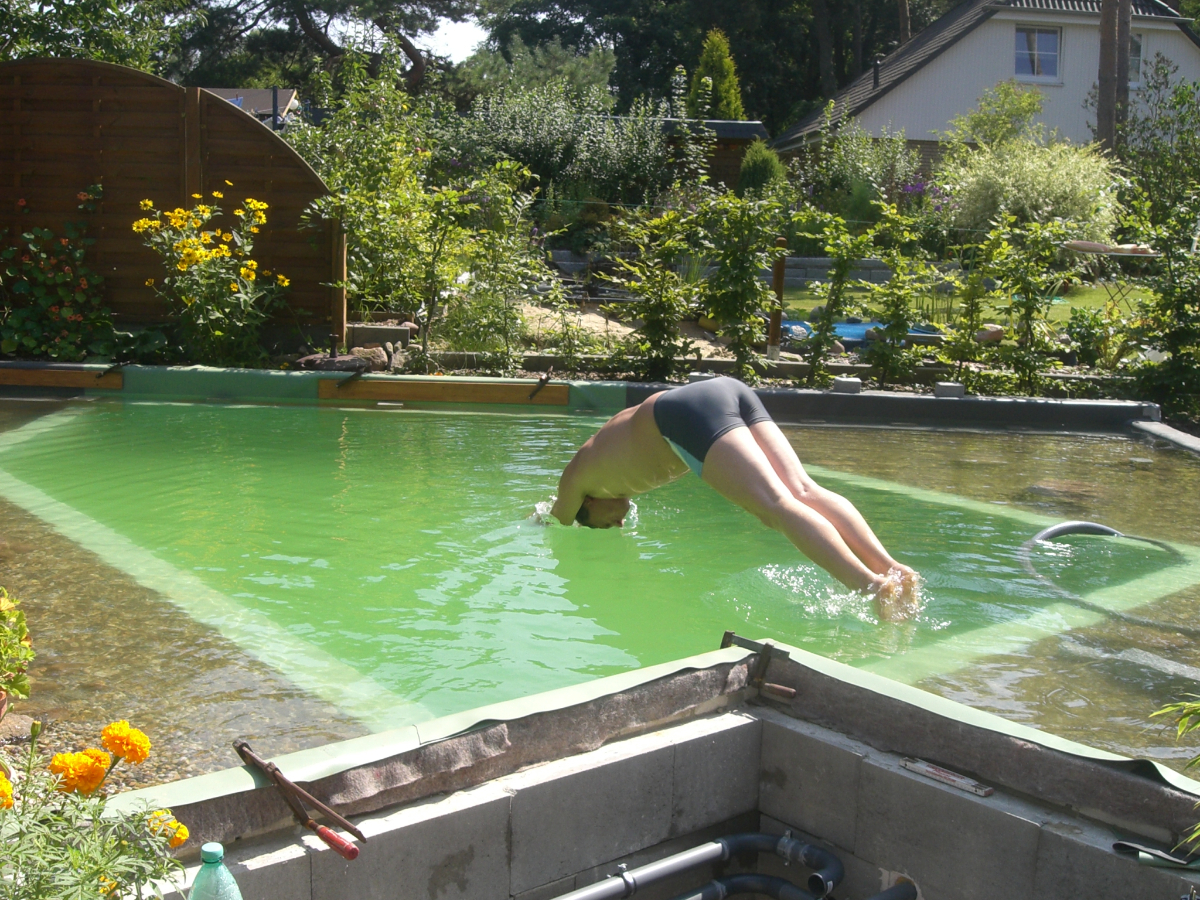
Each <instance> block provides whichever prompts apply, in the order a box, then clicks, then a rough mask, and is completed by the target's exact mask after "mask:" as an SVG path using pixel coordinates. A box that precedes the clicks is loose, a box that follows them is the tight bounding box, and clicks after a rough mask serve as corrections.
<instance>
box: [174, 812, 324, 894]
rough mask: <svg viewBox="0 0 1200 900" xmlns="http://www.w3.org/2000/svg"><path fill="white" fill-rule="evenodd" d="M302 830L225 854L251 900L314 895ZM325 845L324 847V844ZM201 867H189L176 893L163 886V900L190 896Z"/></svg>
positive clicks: (294, 830) (241, 886)
mask: <svg viewBox="0 0 1200 900" xmlns="http://www.w3.org/2000/svg"><path fill="white" fill-rule="evenodd" d="M302 834H308V832H305V831H303V830H302V829H301V828H299V827H297V828H295V829H293V834H292V835H289V836H288V837H287V838H284V839H282V840H279V839H276V840H274V841H272V842H271V843H269V844H248V845H245V846H239V845H235V846H233V847H231V848H229V849H228V850H227V851H226V853H225V865H226V866H228V867H229V871H230V872H231V873H232V874H233V877H234V878H235V879H236V880H237V883H238V888H239V889H240V890H241V892H242V896H243V897H246V898H248V900H251V898H252V900H309V898H311V896H312V864H311V861H310V857H309V851H308V848H307V847H306V846H305V845H304V843H303V842H302V840H301V835H302ZM322 846H323V845H322ZM199 871H200V864H199V863H195V864H194V865H189V866H188V867H187V868H186V869H185V870H184V872H183V877H182V878H181V879H180V880H179V882H178V883H177V884H176V885H175V889H174V890H167V888H166V885H163V888H162V890H163V900H183V897H184V896H185V894H190V893H191V888H192V882H193V881H195V879H196V874H197V873H198V872H199Z"/></svg>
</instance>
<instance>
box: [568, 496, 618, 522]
mask: <svg viewBox="0 0 1200 900" xmlns="http://www.w3.org/2000/svg"><path fill="white" fill-rule="evenodd" d="M628 512H629V501H628V500H627V499H625V498H623V497H618V498H616V499H608V498H601V497H584V498H583V506H581V507H579V512H577V513H575V521H576V522H578V523H579V524H580V525H586V526H587V527H588V528H614V527H616V528H620V527H621V526H623V525H624V524H625V514H626V513H628Z"/></svg>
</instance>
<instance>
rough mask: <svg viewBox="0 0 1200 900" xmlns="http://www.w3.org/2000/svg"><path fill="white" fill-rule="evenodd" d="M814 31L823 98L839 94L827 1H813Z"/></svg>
mask: <svg viewBox="0 0 1200 900" xmlns="http://www.w3.org/2000/svg"><path fill="white" fill-rule="evenodd" d="M812 14H813V31H815V32H816V35H817V68H818V70H819V71H820V73H821V96H822V97H832V96H833V95H834V94H836V93H837V76H836V75H834V73H833V32H832V31H831V30H830V27H829V7H828V6H827V5H826V4H825V0H812Z"/></svg>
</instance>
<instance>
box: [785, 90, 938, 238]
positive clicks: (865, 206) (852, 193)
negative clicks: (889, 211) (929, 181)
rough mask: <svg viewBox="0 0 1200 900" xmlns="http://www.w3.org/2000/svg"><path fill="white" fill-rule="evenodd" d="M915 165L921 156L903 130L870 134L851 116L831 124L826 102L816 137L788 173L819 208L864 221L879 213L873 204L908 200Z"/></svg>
mask: <svg viewBox="0 0 1200 900" xmlns="http://www.w3.org/2000/svg"><path fill="white" fill-rule="evenodd" d="M919 168H920V157H919V155H918V154H917V152H916V151H915V150H910V149H909V147H908V142H907V139H906V138H905V135H904V132H903V131H899V132H893V131H889V130H886V129H885V130H884V133H883V134H881V135H880V136H879V137H877V138H873V137H871V135H869V134H867V132H866V131H864V130H863V128H862V126H860V125H859V124H858V122H857V121H855V120H854V119H848V120H845V121H843V122H840V123H836V124H835V123H834V121H833V104H832V103H830V104H829V106H827V107H826V109H825V124H824V125H823V126H822V129H821V139H820V141H818V142H816V143H814V144H813V145H811V146H809V147H807V148H805V149H804V150H803V151H802V152H801V153H800V154H799V155H798V156H797V157H796V159H795V160H794V161H793V163H792V178H793V180H794V181H795V183H796V186H797V188H798V189H799V191H800V192H801V194H802V195H804V197H805V199H807V200H809V201H810V202H812V203H813V204H814V205H815V206H817V207H818V208H820V209H822V210H824V211H826V212H828V213H831V214H833V215H836V216H839V217H841V218H843V219H845V220H846V221H848V222H869V221H874V219H875V217H876V216H877V215H878V207H876V206H875V204H876V203H878V202H884V203H893V204H898V205H903V204H905V203H907V202H908V201H909V199H910V198H911V196H913V194H912V191H911V188H912V187H913V186H914V185H915V184H916V183H917V182H918V180H919V175H918V172H919ZM905 188H909V189H910V190H909V191H906V190H905Z"/></svg>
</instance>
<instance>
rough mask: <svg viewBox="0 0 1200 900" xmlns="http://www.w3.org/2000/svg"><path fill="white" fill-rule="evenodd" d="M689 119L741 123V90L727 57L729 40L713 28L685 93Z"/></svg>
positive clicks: (743, 113)
mask: <svg viewBox="0 0 1200 900" xmlns="http://www.w3.org/2000/svg"><path fill="white" fill-rule="evenodd" d="M687 109H688V115H689V116H691V117H692V118H693V119H744V118H745V117H746V112H745V110H744V109H743V108H742V89H741V87H740V86H739V85H738V76H737V69H736V68H735V67H734V65H733V58H732V57H731V56H730V55H729V39H728V38H727V37H725V32H723V31H721V29H719V28H714V29H713V30H712V31H710V32H709V33H708V36H707V37H706V38H705V39H704V48H703V49H702V50H701V51H700V64H699V65H698V66H697V67H696V71H695V72H694V73H692V87H691V90H690V91H688V99H687Z"/></svg>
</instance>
